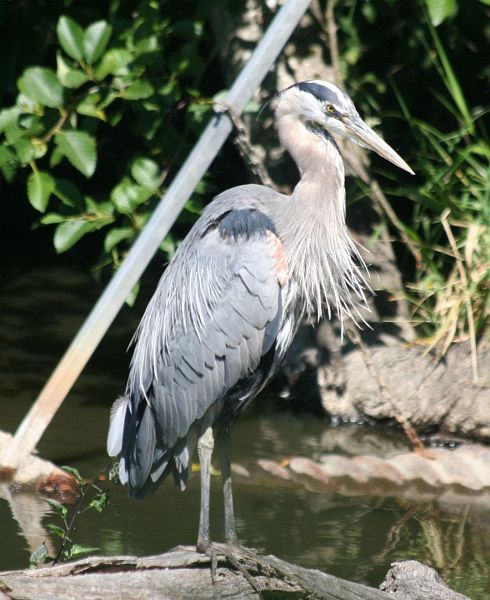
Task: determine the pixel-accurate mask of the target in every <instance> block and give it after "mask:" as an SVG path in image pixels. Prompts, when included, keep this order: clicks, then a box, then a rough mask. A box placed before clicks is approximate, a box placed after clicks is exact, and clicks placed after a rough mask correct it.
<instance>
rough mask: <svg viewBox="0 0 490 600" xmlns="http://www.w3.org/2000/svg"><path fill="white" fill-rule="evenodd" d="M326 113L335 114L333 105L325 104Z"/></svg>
mask: <svg viewBox="0 0 490 600" xmlns="http://www.w3.org/2000/svg"><path fill="white" fill-rule="evenodd" d="M327 112H329V113H333V112H335V106H334V105H333V104H327Z"/></svg>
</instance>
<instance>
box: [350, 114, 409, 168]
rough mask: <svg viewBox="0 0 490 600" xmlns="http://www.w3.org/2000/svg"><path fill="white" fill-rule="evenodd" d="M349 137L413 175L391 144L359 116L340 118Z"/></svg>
mask: <svg viewBox="0 0 490 600" xmlns="http://www.w3.org/2000/svg"><path fill="white" fill-rule="evenodd" d="M342 122H343V123H344V125H345V127H346V129H347V131H348V132H349V134H350V136H351V139H352V140H353V141H355V142H357V143H358V144H360V145H361V146H364V147H365V148H368V149H369V150H374V151H375V152H376V153H377V154H379V155H380V156H382V157H383V158H385V159H386V160H388V161H390V162H391V163H393V164H394V165H396V166H397V167H399V168H400V169H403V170H404V171H407V172H408V173H411V174H412V175H415V173H414V172H413V171H412V169H411V168H410V167H409V166H408V165H407V163H406V162H405V161H404V160H403V158H402V157H401V156H400V155H399V154H397V153H396V152H395V151H394V150H393V148H392V147H391V146H388V144H387V143H386V142H385V141H384V140H382V139H381V138H380V137H379V135H378V134H377V133H375V132H374V131H373V130H372V129H371V128H370V127H368V126H367V125H366V123H364V121H363V120H362V119H361V117H359V116H355V117H350V116H345V117H344V118H343V119H342Z"/></svg>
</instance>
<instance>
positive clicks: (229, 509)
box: [218, 425, 238, 544]
mask: <svg viewBox="0 0 490 600" xmlns="http://www.w3.org/2000/svg"><path fill="white" fill-rule="evenodd" d="M218 443H219V450H220V460H221V479H222V482H223V497H224V505H225V542H226V543H227V544H238V536H237V534H236V527H235V513H234V510H233V490H232V484H231V468H230V458H231V436H230V427H229V426H227V425H226V426H225V427H224V428H223V429H222V430H221V431H220V434H219V437H218Z"/></svg>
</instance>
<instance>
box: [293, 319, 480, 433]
mask: <svg viewBox="0 0 490 600" xmlns="http://www.w3.org/2000/svg"><path fill="white" fill-rule="evenodd" d="M386 328H387V326H383V325H382V324H378V325H376V327H375V328H374V330H373V331H372V332H370V331H364V332H362V336H361V337H362V346H359V345H355V344H354V343H353V342H352V341H350V340H346V339H344V341H343V343H342V344H341V343H340V342H339V337H338V336H337V335H336V334H335V333H334V331H333V325H332V324H331V323H328V322H323V323H322V324H321V325H320V327H319V328H318V330H317V331H315V332H314V331H313V330H312V328H311V327H304V328H302V330H301V331H300V335H299V336H298V337H297V339H296V341H295V343H294V346H293V348H292V350H291V351H290V354H289V355H288V359H287V361H286V365H285V370H284V372H285V376H286V378H287V380H288V383H289V388H290V389H291V390H292V393H291V397H292V398H294V396H295V395H297V396H298V397H299V398H302V399H303V398H304V396H305V395H307V392H306V393H305V390H311V384H312V383H314V382H315V380H316V384H317V386H316V390H315V392H314V393H312V392H310V393H309V396H313V395H314V398H313V399H312V401H313V400H314V401H315V402H318V403H319V404H320V405H321V407H322V408H323V410H324V411H325V412H326V413H327V414H329V415H331V416H334V417H336V418H340V419H342V420H345V421H347V422H349V421H350V422H362V421H366V420H367V421H368V422H376V421H378V422H379V421H381V422H386V420H387V419H391V420H396V421H398V422H399V423H402V424H403V423H410V424H411V425H412V427H414V428H415V429H416V430H417V432H418V433H419V434H421V433H424V432H434V431H438V432H441V433H442V434H443V435H445V436H446V437H449V438H450V437H451V436H454V435H456V436H462V437H469V438H472V439H475V440H478V441H481V442H488V440H490V380H489V373H488V369H485V368H484V367H485V366H486V365H488V364H489V361H490V340H487V339H483V340H481V342H480V344H479V346H478V362H479V365H480V380H479V382H478V383H477V384H476V383H474V382H473V381H472V375H471V373H472V367H471V364H472V357H471V350H470V344H469V342H465V343H460V344H453V345H452V346H451V347H450V348H449V350H448V352H447V354H446V355H445V356H444V357H440V356H437V355H436V354H435V353H427V350H426V349H425V348H423V347H421V346H417V345H410V344H406V343H403V342H401V341H400V340H399V339H398V338H397V337H396V336H393V335H391V334H389V333H387V332H386V330H385V329H386Z"/></svg>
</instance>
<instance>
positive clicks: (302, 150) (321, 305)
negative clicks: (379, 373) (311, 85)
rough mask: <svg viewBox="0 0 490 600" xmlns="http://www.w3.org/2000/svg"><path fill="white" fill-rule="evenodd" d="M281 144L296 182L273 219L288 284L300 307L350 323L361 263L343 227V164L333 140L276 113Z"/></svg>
mask: <svg viewBox="0 0 490 600" xmlns="http://www.w3.org/2000/svg"><path fill="white" fill-rule="evenodd" d="M277 127H278V131H279V137H280V139H281V142H282V144H283V145H284V146H285V148H286V149H287V150H288V151H289V153H290V154H291V156H292V157H293V159H294V161H295V162H296V165H297V166H298V169H299V171H300V175H301V180H300V182H299V183H298V185H297V186H296V188H295V189H294V192H293V195H292V196H291V198H290V199H289V200H288V207H287V210H286V207H283V210H282V211H281V212H280V214H279V215H278V223H279V230H280V235H281V237H282V240H283V243H284V246H285V250H286V254H287V258H288V262H289V273H290V277H291V283H292V285H296V286H297V287H298V291H299V295H300V298H301V307H300V308H301V309H302V310H304V311H306V312H308V313H310V314H316V316H317V317H318V318H320V316H321V315H322V313H323V312H324V311H325V310H326V312H327V314H328V316H329V317H330V316H331V309H332V308H333V309H334V310H335V311H336V313H337V315H338V316H339V318H340V320H341V322H343V320H344V319H345V317H351V318H353V319H354V320H355V321H356V320H357V319H356V315H357V317H358V318H361V319H362V317H361V316H360V314H359V311H358V307H359V306H361V305H362V306H363V307H366V298H365V294H364V291H365V289H366V288H369V286H368V285H367V284H366V282H365V279H364V277H363V274H362V273H361V270H360V268H359V266H358V265H361V267H362V268H364V269H365V265H364V262H363V260H362V258H361V257H360V255H359V252H358V250H357V248H356V246H355V244H354V242H353V240H352V239H351V237H350V235H349V233H348V231H347V226H346V223H345V187H344V165H343V162H342V157H341V156H340V152H339V150H338V147H337V145H336V144H335V142H334V140H333V139H332V138H331V137H330V136H329V135H328V134H327V133H326V132H324V131H314V130H313V129H312V128H310V127H309V126H308V125H306V124H304V123H303V122H302V121H301V120H300V119H299V118H298V117H297V116H296V115H291V114H286V115H280V114H278V115H277Z"/></svg>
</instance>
